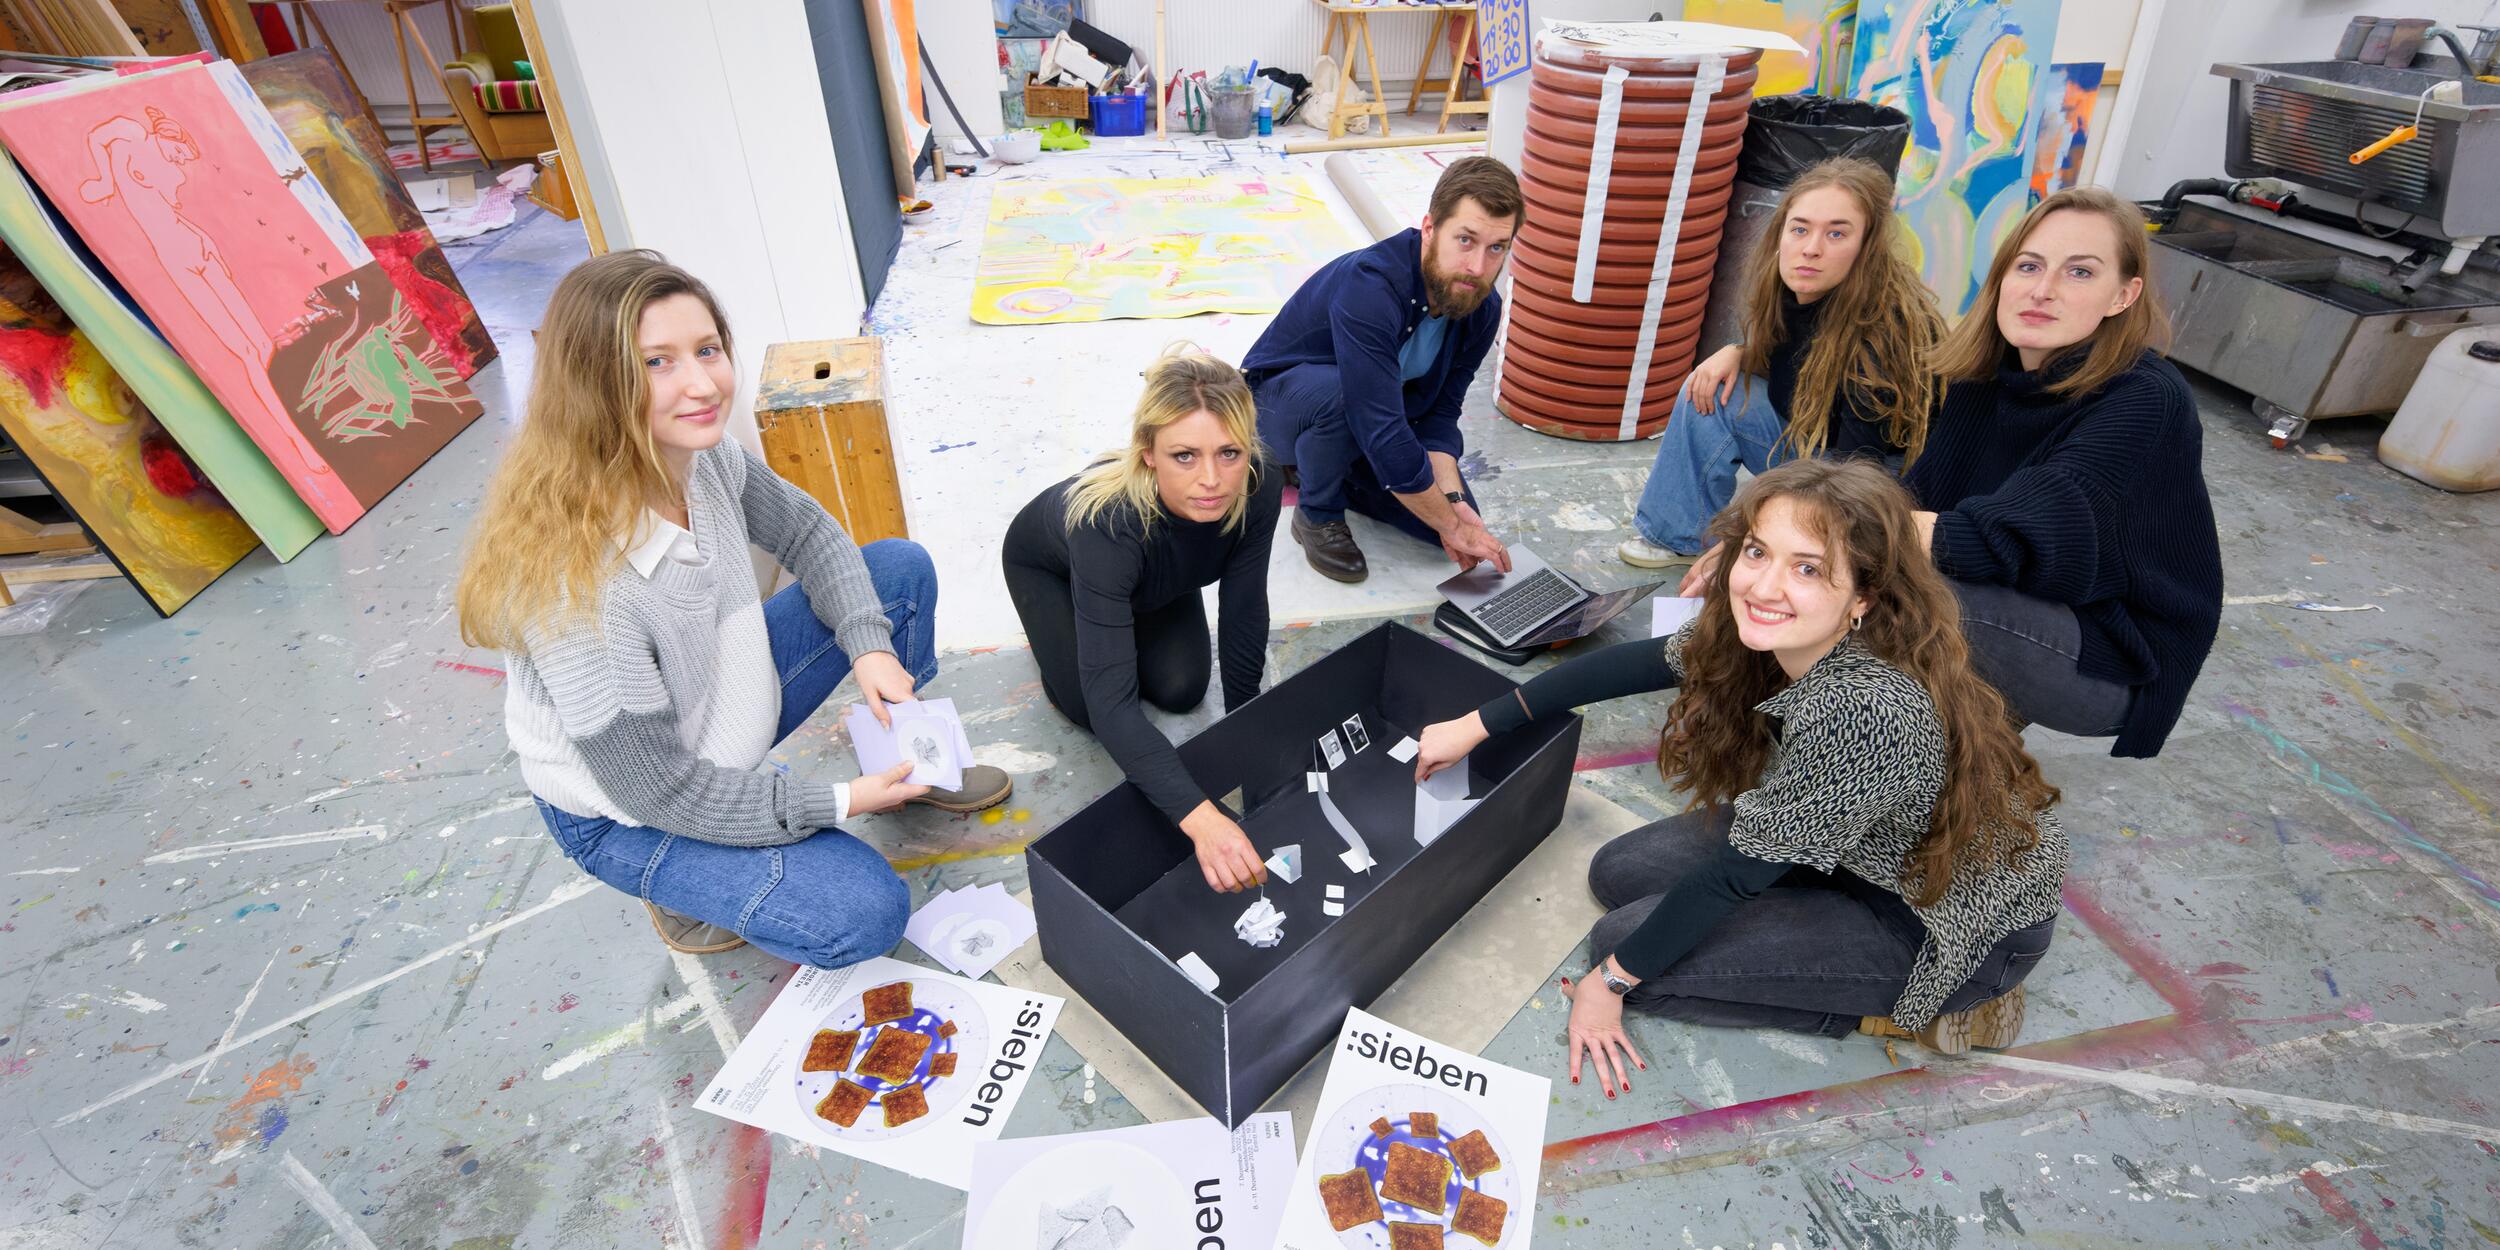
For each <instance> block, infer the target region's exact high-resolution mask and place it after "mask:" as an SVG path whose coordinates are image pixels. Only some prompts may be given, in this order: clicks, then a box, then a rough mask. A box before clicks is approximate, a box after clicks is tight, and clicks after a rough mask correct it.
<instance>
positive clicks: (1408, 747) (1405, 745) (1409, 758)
mask: <svg viewBox="0 0 2500 1250" xmlns="http://www.w3.org/2000/svg"><path fill="white" fill-rule="evenodd" d="M1423 749H1424V748H1423V747H1422V745H1421V744H1419V743H1417V742H1416V741H1415V740H1414V739H1413V738H1400V739H1398V744H1397V745H1396V746H1393V747H1391V748H1389V758H1390V759H1393V760H1396V761H1397V762H1399V763H1401V764H1407V763H1412V762H1414V759H1415V753H1416V752H1418V751H1421V750H1423Z"/></svg>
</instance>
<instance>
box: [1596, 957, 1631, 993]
mask: <svg viewBox="0 0 2500 1250" xmlns="http://www.w3.org/2000/svg"><path fill="white" fill-rule="evenodd" d="M1589 971H1590V972H1591V973H1592V974H1594V975H1596V976H1597V977H1598V978H1600V979H1601V980H1603V981H1605V982H1606V988H1607V990H1608V991H1610V992H1612V993H1613V994H1614V996H1615V997H1617V998H1621V997H1623V996H1624V995H1626V994H1629V993H1631V992H1632V983H1631V982H1629V981H1626V980H1624V979H1623V978H1622V977H1619V976H1616V975H1615V974H1614V970H1613V969H1611V968H1608V967H1607V966H1606V964H1605V961H1603V960H1600V961H1598V965H1597V966H1596V967H1594V968H1591V969H1589Z"/></svg>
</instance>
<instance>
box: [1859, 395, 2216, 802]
mask: <svg viewBox="0 0 2500 1250" xmlns="http://www.w3.org/2000/svg"><path fill="white" fill-rule="evenodd" d="M2078 363H2080V353H2076V354H2073V355H2070V356H2069V357H2068V359H2067V360H2066V361H2064V362H2060V363H2056V364H2052V365H2050V366H2049V367H2048V368H2047V369H2044V370H2042V371H2040V372H2038V373H2025V372H2022V371H2021V370H2019V369H2015V368H2007V369H2004V370H2001V371H2000V372H1999V373H1998V374H1997V376H1996V377H1994V378H1990V379H1988V380H1985V381H1975V382H1955V383H1953V384H1952V385H1951V386H1950V387H1949V388H1947V390H1946V391H1945V397H1944V402H1943V404H1942V406H1941V407H1940V408H1939V409H1938V410H1937V413H1936V417H1935V420H1934V421H1933V422H1932V423H1931V424H1930V426H1929V428H1928V433H1927V448H1926V450H1925V452H1923V453H1922V454H1921V455H1920V456H1919V458H1918V463H1916V464H1915V465H1912V466H1911V468H1910V471H1909V473H1908V474H1907V475H1906V476H1905V479H1904V482H1905V484H1906V485H1907V486H1908V487H1909V488H1910V493H1911V494H1913V495H1916V496H1917V497H1918V499H1919V501H1920V506H1922V507H1925V508H1927V509H1930V510H1932V511H1934V512H1936V513H1937V514H1938V517H1937V520H1936V538H1935V548H1934V550H1935V559H1936V567H1937V568H1939V569H1941V570H1943V572H1944V573H1945V575H1946V576H1948V577H1953V578H1957V579H1959V580H1962V581H1967V582H1981V583H1987V584H1991V585H1998V586H2006V587H2010V588H2012V589H2014V590H2018V591H2021V592H2022V593H2024V594H2027V595H2033V596H2036V597H2038V598H2042V599H2047V600H2050V601H2052V602H2056V603H2063V604H2066V605H2068V606H2070V607H2072V608H2073V609H2074V610H2075V616H2076V618H2077V619H2078V620H2079V621H2080V622H2081V623H2082V626H2083V658H2082V660H2081V662H2080V663H2078V664H2077V665H2076V667H2077V668H2078V669H2079V670H2080V671H2081V672H2082V673H2083V674H2084V675H2086V676H2089V677H2098V678H2102V679H2104V680H2108V681H2115V682H2120V683H2123V684H2125V685H2129V686H2133V687H2136V688H2137V689H2136V695H2135V701H2134V704H2133V706H2131V707H2130V708H2129V709H2128V711H2127V720H2126V724H2125V725H2124V726H2123V727H2122V728H2121V729H2120V730H2119V732H2118V741H2117V743H2116V745H2115V746H2113V747H2112V748H2111V749H2110V754H2112V755H2121V756H2134V757H2138V758H2143V757H2149V756H2152V755H2156V754H2158V753H2160V751H2161V746H2162V742H2163V740H2164V739H2166V738H2168V737H2169V735H2170V729H2171V726H2172V725H2175V724H2177V723H2178V719H2179V713H2180V710H2181V709H2182V708H2184V707H2185V706H2186V705H2187V696H2188V688H2189V687H2190V686H2192V685H2194V684H2195V681H2196V674H2197V671H2198V670H2199V669H2201V668H2202V667H2203V666H2204V663H2205V654H2206V652H2207V651H2209V650H2211V649H2212V647H2213V642H2214V635H2215V633H2216V632H2217V631H2218V630H2219V629H2220V628H2221V623H2222V551H2221V543H2220V540H2219V539H2218V538H2217V537H2216V535H2215V532H2214V514H2213V503H2212V500H2211V499H2209V498H2208V497H2207V495H2206V493H2205V474H2204V430H2203V428H2202V427H2201V426H2199V425H2198V424H2197V420H2196V400H2195V397H2194V396H2193V395H2191V394H2190V393H2189V391H2188V385H2187V379H2185V378H2183V377H2181V376H2179V371H2178V369H2176V368H2175V367H2173V366H2172V365H2171V364H2170V362H2169V361H2167V360H2164V359H2162V358H2161V357H2160V356H2158V355H2155V354H2154V353H2152V352H2146V353H2145V354H2144V357H2143V359H2141V360H2139V361H2138V362H2136V364H2135V366H2134V367H2133V368H2130V369H2128V370H2127V371H2126V372H2125V373H2122V374H2120V375H2118V376H2117V377H2116V378H2114V379H2112V380H2111V381H2109V382H2108V383H2106V384H2105V385H2103V386H2101V387H2100V388H2098V389H2097V390H2095V391H2093V392H2092V393H2090V394H2088V395H2082V396H2061V395H2054V394H2051V393H2050V392H2049V391H2048V389H2047V387H2048V386H2049V385H2050V384H2052V383H2053V382H2055V381H2056V379H2057V378H2059V377H2062V376H2065V372H2066V369H2068V368H2071V367H2072V366H2073V365H2075V364H2078Z"/></svg>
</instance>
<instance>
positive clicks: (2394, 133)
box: [2352, 126, 2422, 165]
mask: <svg viewBox="0 0 2500 1250" xmlns="http://www.w3.org/2000/svg"><path fill="white" fill-rule="evenodd" d="M2421 133H2422V131H2421V129H2420V128H2419V127H2415V126H2398V127H2396V128H2395V129H2394V130H2390V131H2388V132H2387V137H2386V138H2384V139H2381V140H2379V141H2378V142H2376V143H2373V144H2371V145H2370V146H2368V147H2366V148H2363V149H2361V150H2360V151H2358V152H2355V153H2353V154H2352V163H2353V164H2355V165H2358V164H2360V163H2361V162H2363V161H2366V160H2368V159H2370V158H2371V157H2374V156H2377V155H2378V154H2379V153H2381V152H2384V151H2386V150H2387V149H2389V148H2392V147H2394V146H2396V145H2397V144H2399V143H2411V142H2413V141H2414V140H2415V139H2416V138H2418V137H2420V136H2421Z"/></svg>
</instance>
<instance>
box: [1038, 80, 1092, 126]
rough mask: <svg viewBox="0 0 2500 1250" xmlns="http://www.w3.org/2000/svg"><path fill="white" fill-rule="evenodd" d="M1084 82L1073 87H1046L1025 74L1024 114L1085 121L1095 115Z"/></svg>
mask: <svg viewBox="0 0 2500 1250" xmlns="http://www.w3.org/2000/svg"><path fill="white" fill-rule="evenodd" d="M1087 94H1088V93H1087V92H1086V90H1085V87H1084V84H1082V83H1080V84H1078V85H1076V86H1073V87H1045V86H1043V85H1041V84H1040V83H1037V82H1035V81H1033V75H1032V74H1031V73H1030V72H1027V73H1026V74H1025V76H1024V115H1025V116H1026V117H1073V118H1075V119H1077V120H1078V121H1083V120H1085V119H1087V118H1090V117H1092V116H1093V115H1094V111H1093V109H1092V107H1091V106H1090V105H1089V104H1088V102H1087V99H1086V96H1087Z"/></svg>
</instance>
